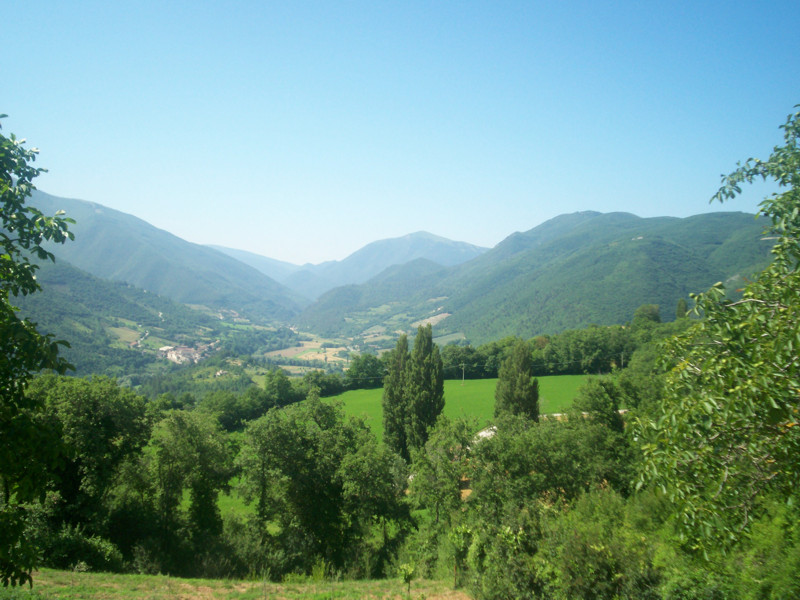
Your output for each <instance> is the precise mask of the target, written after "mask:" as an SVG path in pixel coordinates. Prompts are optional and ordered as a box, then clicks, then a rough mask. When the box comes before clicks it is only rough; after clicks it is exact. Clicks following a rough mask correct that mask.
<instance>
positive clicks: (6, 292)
mask: <svg viewBox="0 0 800 600" xmlns="http://www.w3.org/2000/svg"><path fill="white" fill-rule="evenodd" d="M3 117H5V115H0V119H1V118H3ZM36 153H37V151H36V150H35V149H30V150H29V149H27V148H25V146H24V140H18V139H17V138H16V137H15V136H14V134H11V136H10V137H6V136H5V135H2V134H0V200H2V204H0V486H2V489H1V490H0V582H2V583H3V585H8V584H9V583H12V584H18V583H23V582H25V581H30V571H31V569H32V568H33V567H34V566H35V565H36V563H37V558H38V557H37V554H36V551H35V548H33V547H32V546H31V544H30V543H29V540H28V539H27V537H26V536H25V535H24V531H23V528H24V520H25V513H26V507H25V505H24V503H26V502H28V501H31V500H33V499H35V498H37V497H38V496H40V494H42V493H43V491H44V488H43V481H42V478H41V469H42V466H43V465H46V464H48V463H49V462H51V461H52V460H53V459H54V456H55V452H54V450H53V444H52V443H51V440H50V439H49V438H50V436H49V435H48V433H49V431H48V430H47V428H46V427H41V426H40V423H38V416H39V414H38V413H39V411H40V408H41V406H40V404H39V403H38V402H37V401H36V400H34V399H32V398H30V397H29V396H26V395H25V388H26V386H27V385H28V382H29V381H30V378H31V376H32V374H33V373H35V372H36V371H38V370H40V369H43V368H49V369H54V370H56V371H59V372H64V371H65V370H66V369H67V367H68V366H69V365H68V363H67V362H66V361H65V360H64V359H63V358H61V357H59V355H58V351H59V342H55V341H54V340H53V337H52V336H51V335H42V334H41V333H39V331H38V330H37V328H36V323H33V322H31V321H29V320H27V319H21V318H20V317H18V316H17V314H16V313H15V307H14V306H12V304H11V297H13V296H27V295H29V294H32V293H34V292H36V291H38V290H39V284H38V282H37V281H36V277H35V274H36V270H37V269H38V264H37V263H36V261H42V260H53V254H52V253H51V252H49V251H47V250H45V248H43V244H44V243H45V242H47V241H52V242H54V243H63V242H64V241H66V240H67V239H69V238H71V237H72V234H71V233H70V232H69V231H68V230H67V226H68V224H69V223H71V222H73V221H72V220H71V219H69V218H66V217H64V216H62V214H59V213H57V214H56V215H55V216H53V217H48V216H46V215H44V214H42V212H40V211H39V210H37V209H35V208H32V207H31V206H28V205H26V200H27V199H28V197H29V196H30V195H31V193H32V191H33V190H34V189H35V188H34V186H33V183H32V180H33V179H34V178H35V177H37V176H38V175H39V174H40V173H41V172H42V170H43V169H39V168H36V167H34V166H33V165H32V164H31V163H33V162H34V160H35V159H36Z"/></svg>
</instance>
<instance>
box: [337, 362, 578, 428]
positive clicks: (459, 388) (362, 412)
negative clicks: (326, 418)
mask: <svg viewBox="0 0 800 600" xmlns="http://www.w3.org/2000/svg"><path fill="white" fill-rule="evenodd" d="M587 377H588V375H559V376H551V377H539V378H538V379H539V411H540V412H541V413H542V414H551V413H560V412H564V411H565V410H567V409H568V408H569V407H570V406H571V405H572V400H573V399H574V398H575V394H576V393H577V391H578V388H579V387H580V386H581V384H582V383H583V382H584V381H585V380H586V378H587ZM496 385H497V379H468V380H466V381H464V382H463V384H462V382H461V380H455V379H453V380H447V381H445V382H444V411H443V412H444V414H445V415H447V417H449V418H451V419H454V418H457V417H471V418H475V419H476V420H477V421H478V423H479V424H480V425H483V424H484V423H486V422H487V421H489V420H491V419H492V417H493V416H494V388H495V386H496ZM382 395H383V389H382V388H378V389H374V390H352V391H349V392H345V393H343V394H340V395H339V396H334V397H333V398H332V399H334V400H340V401H341V402H342V403H344V409H345V412H346V413H347V414H348V415H352V416H356V417H361V418H363V419H364V420H365V421H366V422H367V424H368V425H369V426H370V427H371V428H372V431H373V432H375V435H377V436H378V439H382V438H383V427H382V426H381V423H382V422H383V409H382V407H381V397H382Z"/></svg>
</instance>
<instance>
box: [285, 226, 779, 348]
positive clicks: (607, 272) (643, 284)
mask: <svg viewBox="0 0 800 600" xmlns="http://www.w3.org/2000/svg"><path fill="white" fill-rule="evenodd" d="M761 231H762V223H760V222H756V221H755V218H754V216H753V215H748V214H744V213H711V214H705V215H697V216H694V217H689V218H686V219H678V218H672V217H660V218H649V219H643V218H640V217H637V216H635V215H631V214H627V213H608V214H602V213H597V212H582V213H575V214H571V215H562V216H560V217H556V218H555V219H551V220H550V221H547V222H546V223H543V224H541V225H540V226H538V227H536V228H534V229H531V230H529V231H526V232H523V233H515V234H512V235H511V236H509V237H508V238H506V239H505V240H504V241H502V242H501V243H500V244H498V245H497V246H496V247H495V248H493V249H492V250H490V251H488V252H485V253H483V254H481V255H480V256H478V257H476V258H474V259H472V260H471V261H468V262H466V263H463V264H460V265H456V266H453V267H449V268H447V269H442V270H440V271H436V272H429V273H422V274H420V273H417V272H413V270H412V271H411V272H409V273H407V274H406V277H405V279H403V273H402V272H400V273H395V275H394V277H392V278H391V279H392V282H391V285H387V282H386V278H387V276H386V275H383V276H381V277H376V278H373V279H372V280H370V281H368V282H367V283H365V284H363V285H359V286H349V287H348V288H342V289H339V290H332V291H330V292H328V293H327V294H325V295H323V296H322V297H321V298H320V299H319V300H318V301H317V302H315V303H314V304H313V305H311V306H309V307H308V308H307V309H306V310H305V311H303V313H302V314H301V315H300V317H299V318H298V320H299V322H300V324H301V325H302V326H303V327H308V328H310V329H312V330H316V331H320V332H322V333H327V334H332V333H335V332H346V333H347V334H349V335H361V334H362V333H363V332H364V331H367V330H369V331H371V332H373V333H374V332H376V331H377V330H379V329H381V328H383V330H385V331H386V332H387V333H389V332H395V331H397V330H403V329H408V328H410V326H411V324H412V323H414V322H419V321H420V320H424V319H430V318H435V319H436V321H437V325H436V335H448V334H456V333H460V334H463V335H464V336H466V337H467V338H468V339H470V340H471V341H472V342H474V343H480V342H485V341H489V340H492V339H497V338H499V337H502V336H504V335H519V336H523V337H532V336H534V335H537V334H541V333H555V332H558V331H562V330H564V329H569V328H577V327H584V326H587V325H590V324H593V323H594V324H612V323H624V322H626V321H627V320H629V319H630V317H631V315H632V314H633V311H634V310H635V309H636V308H637V307H638V306H640V305H641V304H646V303H654V304H659V305H660V306H661V307H662V316H663V318H664V319H665V320H669V319H672V318H674V311H675V306H676V304H677V301H678V299H679V298H686V297H687V296H688V294H689V293H691V292H697V291H703V290H705V289H707V288H708V287H710V286H711V285H713V284H714V283H715V282H716V281H727V282H728V283H729V285H730V286H731V287H733V288H735V287H736V286H737V282H740V281H742V280H743V278H745V277H748V276H750V275H751V274H753V273H754V272H757V271H758V270H760V269H761V268H763V266H764V265H766V264H767V262H768V261H769V256H770V255H769V249H770V247H771V245H770V242H769V241H765V240H762V239H761ZM399 289H402V293H401V292H399V291H398V290H399Z"/></svg>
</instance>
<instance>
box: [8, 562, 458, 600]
mask: <svg viewBox="0 0 800 600" xmlns="http://www.w3.org/2000/svg"><path fill="white" fill-rule="evenodd" d="M134 598H135V599H137V600H138V599H143V600H168V599H169V600H195V599H197V600H211V599H212V598H213V599H214V600H216V599H218V598H220V599H231V600H233V599H235V600H260V599H264V600H266V599H269V600H305V599H308V600H328V599H330V600H334V599H337V600H338V599H341V600H351V599H352V600H356V599H360V598H372V599H378V598H380V599H386V600H394V599H397V600H407V599H408V598H409V596H407V595H406V586H405V584H404V583H403V582H402V581H401V580H399V579H383V580H372V581H308V582H303V583H280V584H279V583H272V582H269V581H240V580H215V579H179V578H176V577H168V576H165V575H119V574H110V573H79V572H73V571H54V570H51V569H43V570H42V571H40V572H38V573H35V574H34V585H33V589H32V590H29V589H28V588H22V589H11V588H7V589H3V588H0V600H12V599H13V600H62V599H63V600H77V599H81V600H129V599H134ZM410 598H412V599H418V598H426V599H427V600H469V598H470V597H469V596H468V595H466V594H465V593H463V592H461V591H454V590H452V589H450V587H449V585H448V583H446V582H443V581H427V580H420V581H413V582H412V583H411V596H410Z"/></svg>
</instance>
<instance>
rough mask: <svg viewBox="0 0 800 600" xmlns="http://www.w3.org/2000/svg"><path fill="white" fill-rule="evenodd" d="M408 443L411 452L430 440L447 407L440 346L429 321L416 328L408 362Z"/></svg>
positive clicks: (406, 387) (406, 390)
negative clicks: (434, 338)
mask: <svg viewBox="0 0 800 600" xmlns="http://www.w3.org/2000/svg"><path fill="white" fill-rule="evenodd" d="M404 392H405V394H406V397H407V402H408V413H407V415H406V442H407V444H408V449H409V451H410V450H412V449H419V448H422V447H423V446H424V445H425V442H426V441H428V430H429V429H430V428H431V427H433V425H434V423H436V419H438V418H439V414H440V413H441V412H442V409H443V408H444V376H443V374H442V358H441V356H440V355H439V348H438V347H437V346H436V344H434V343H433V329H432V327H431V326H430V324H428V325H427V326H426V327H419V328H418V329H417V337H416V338H414V350H413V351H412V352H411V357H410V359H409V361H408V371H407V375H406V383H405V390H404Z"/></svg>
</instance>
